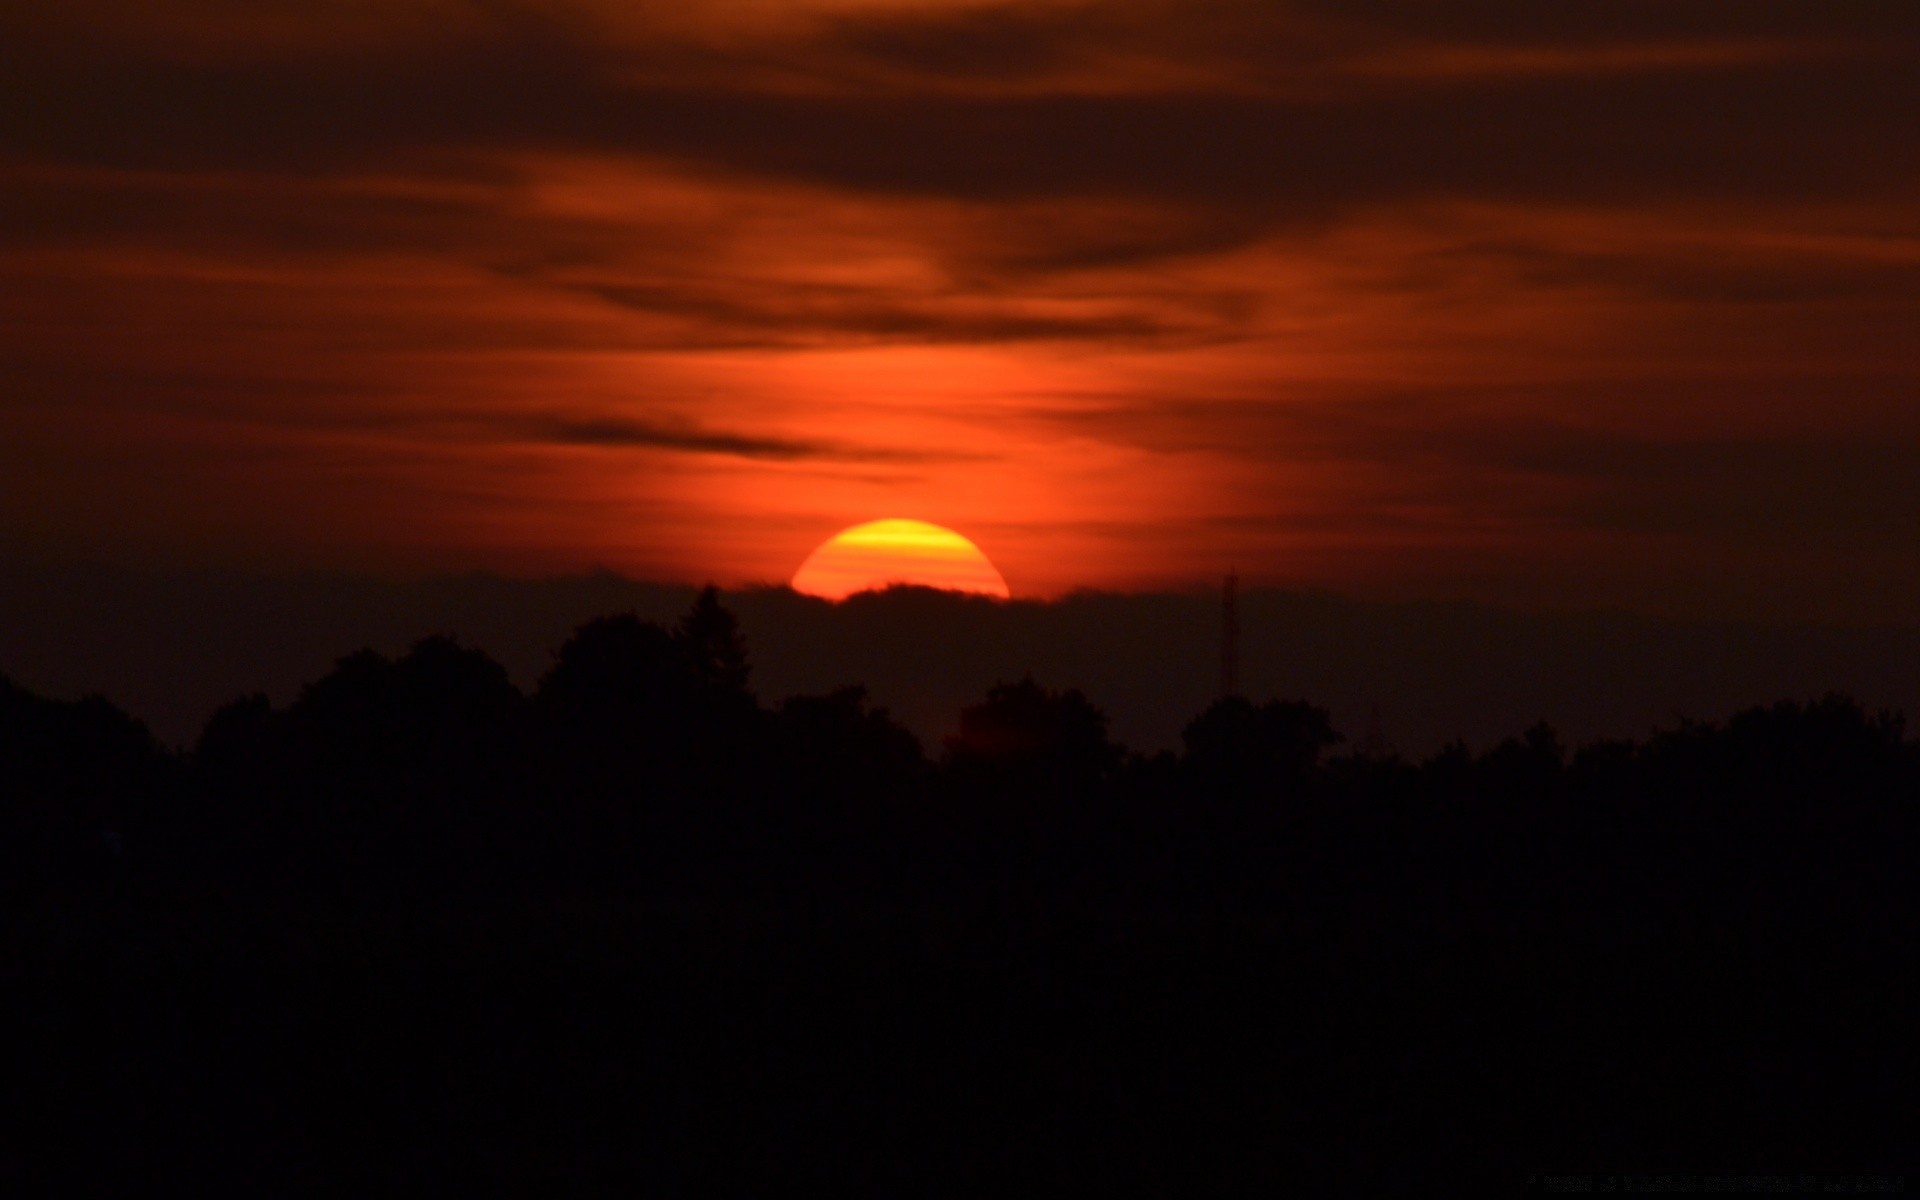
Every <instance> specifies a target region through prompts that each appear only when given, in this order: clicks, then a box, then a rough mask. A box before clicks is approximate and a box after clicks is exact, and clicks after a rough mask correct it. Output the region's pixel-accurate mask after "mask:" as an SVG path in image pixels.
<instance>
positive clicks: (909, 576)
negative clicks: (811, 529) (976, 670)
mask: <svg viewBox="0 0 1920 1200" xmlns="http://www.w3.org/2000/svg"><path fill="white" fill-rule="evenodd" d="M893 584H912V585H916V586H919V587H930V588H945V589H947V590H949V591H955V592H976V593H979V594H981V595H986V596H998V597H999V598H1001V599H1002V600H1004V599H1006V598H1007V597H1008V596H1009V595H1010V593H1009V592H1008V591H1007V581H1006V580H1004V579H1002V578H1001V577H1000V572H998V571H996V570H994V568H993V564H992V563H990V562H988V561H987V556H986V555H984V554H982V553H980V548H979V547H978V546H976V545H974V544H973V543H972V542H970V541H968V540H967V539H966V538H964V537H961V536H960V535H959V534H957V533H955V532H954V531H953V530H951V529H946V528H943V527H942V526H939V525H930V524H928V523H927V522H925V521H902V520H887V521H869V522H867V523H866V524H865V525H855V526H854V527H853V528H851V529H843V530H841V531H840V532H839V533H836V534H834V535H833V536H832V537H830V538H828V539H827V540H826V541H825V542H823V543H821V545H820V548H819V549H817V550H815V551H814V552H813V553H812V554H810V555H808V556H807V561H806V562H804V563H801V564H800V569H799V570H798V571H795V572H794V575H793V584H792V587H793V590H794V591H796V592H804V593H806V594H807V595H809V596H822V597H825V598H826V599H828V600H844V599H846V598H847V597H848V596H851V595H853V594H854V593H855V592H864V591H870V590H872V589H875V588H884V587H888V586H891V585H893Z"/></svg>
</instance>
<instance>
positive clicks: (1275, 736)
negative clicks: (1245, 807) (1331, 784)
mask: <svg viewBox="0 0 1920 1200" xmlns="http://www.w3.org/2000/svg"><path fill="white" fill-rule="evenodd" d="M1345 740H1346V739H1345V738H1343V737H1342V736H1341V735H1340V734H1339V733H1337V732H1335V730H1334V728H1333V721H1332V718H1331V716H1329V714H1328V713H1327V711H1326V710H1325V709H1322V708H1315V707H1314V706H1313V705H1311V704H1307V703H1305V702H1303V701H1286V700H1269V701H1267V702H1266V703H1265V704H1260V705H1255V704H1253V703H1252V702H1251V701H1249V700H1247V699H1245V698H1243V697H1240V696H1222V697H1221V698H1220V699H1218V700H1215V701H1214V702H1213V703H1212V704H1211V705H1209V706H1208V708H1207V710H1206V711H1205V712H1203V713H1201V714H1200V715H1199V716H1198V717H1196V718H1194V720H1193V721H1192V723H1191V724H1189V725H1188V726H1187V728H1186V730H1185V732H1184V733H1182V734H1181V741H1182V742H1183V743H1184V744H1185V746H1186V752H1187V753H1186V763H1187V766H1188V768H1189V769H1190V770H1191V772H1192V774H1193V777H1194V779H1195V781H1196V783H1197V784H1198V785H1199V786H1201V787H1203V788H1208V789H1217V790H1219V791H1222V792H1225V793H1229V794H1234V795H1242V796H1246V795H1265V796H1272V795H1275V794H1277V793H1278V792H1280V791H1282V790H1294V789H1298V788H1299V787H1300V786H1301V785H1302V784H1303V783H1304V782H1305V781H1306V779H1307V777H1308V775H1309V773H1310V772H1312V771H1313V769H1314V768H1315V767H1316V766H1318V765H1319V762H1320V756H1321V754H1322V753H1323V752H1325V751H1326V750H1328V749H1329V748H1331V747H1333V746H1336V745H1338V744H1339V743H1341V742H1343V741H1345Z"/></svg>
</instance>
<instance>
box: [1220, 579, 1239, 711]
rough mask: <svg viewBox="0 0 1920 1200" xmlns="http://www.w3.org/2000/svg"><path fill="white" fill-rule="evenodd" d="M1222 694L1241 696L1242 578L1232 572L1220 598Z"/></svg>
mask: <svg viewBox="0 0 1920 1200" xmlns="http://www.w3.org/2000/svg"><path fill="white" fill-rule="evenodd" d="M1220 694H1221V695H1222V696H1238V695H1239V694H1240V576H1239V575H1238V574H1236V573H1235V572H1233V571H1231V570H1229V571H1228V572H1227V586H1226V589H1225V591H1224V592H1223V593H1222V594H1221V597H1220Z"/></svg>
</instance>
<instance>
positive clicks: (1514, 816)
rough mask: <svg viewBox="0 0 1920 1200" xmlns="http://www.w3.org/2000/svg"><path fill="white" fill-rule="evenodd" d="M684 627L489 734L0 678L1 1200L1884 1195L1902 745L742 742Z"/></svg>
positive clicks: (437, 693) (874, 738) (323, 701)
mask: <svg viewBox="0 0 1920 1200" xmlns="http://www.w3.org/2000/svg"><path fill="white" fill-rule="evenodd" d="M746 678H747V677H746V663H745V659H744V655H743V652H742V648H741V647H740V646H739V644H738V639H737V637H735V636H734V633H733V627H732V625H731V623H730V621H729V620H728V618H727V614H726V613H725V612H724V610H721V609H719V608H718V607H717V606H716V605H714V604H713V603H712V602H711V598H709V599H708V601H707V602H704V603H703V604H702V605H701V606H697V607H696V608H695V610H694V611H693V612H691V613H690V614H689V615H688V617H687V618H686V619H685V620H684V621H683V622H682V623H681V624H680V625H679V626H678V627H676V628H675V629H673V630H671V631H669V630H665V629H661V628H658V627H655V626H650V625H647V624H645V623H643V622H639V621H637V620H633V619H630V618H629V619H622V618H610V619H607V620H604V621H600V622H596V623H594V624H592V625H589V626H587V627H584V628H583V629H582V630H581V631H580V633H579V634H578V635H576V637H575V639H574V640H573V641H572V642H570V643H569V644H568V646H567V647H566V648H565V649H564V650H563V651H562V652H561V654H560V655H559V657H558V659H557V660H556V662H555V665H554V668H553V670H552V671H551V672H550V673H549V674H548V675H547V676H546V678H545V679H544V680H543V681H542V683H541V685H540V687H539V689H538V690H537V691H536V692H535V693H534V694H533V695H531V696H524V695H522V694H521V693H520V692H518V691H517V690H515V689H514V688H513V686H512V685H511V684H510V683H509V682H508V680H507V677H506V675H505V673H504V672H502V671H501V670H500V669H499V668H498V667H497V666H495V665H494V664H493V663H492V662H491V661H490V660H488V659H487V658H486V657H485V656H484V655H482V654H480V653H479V652H477V651H473V650H469V649H464V648H461V647H459V646H456V645H454V644H452V643H449V642H445V641H436V640H430V641H428V642H424V643H422V644H421V645H420V646H419V647H417V648H416V649H415V650H414V651H413V652H412V653H411V654H409V655H408V656H406V657H404V658H402V659H399V660H387V659H384V658H380V657H378V656H374V655H359V656H355V657H353V658H349V659H346V660H343V661H342V663H341V665H340V667H339V668H338V669H337V670H336V671H335V672H334V673H333V674H332V675H330V676H328V677H327V678H325V679H322V680H319V681H317V682H315V683H314V684H312V685H311V686H309V687H308V688H307V689H306V690H305V692H303V694H302V695H301V697H300V698H299V699H298V700H297V701H295V702H294V703H293V704H292V705H290V706H289V707H287V708H285V709H275V708H273V707H271V706H269V705H268V704H267V703H266V702H265V701H264V700H260V699H248V700H242V701H238V702H236V703H235V704H233V705H231V706H229V707H228V708H226V709H224V710H222V711H221V713H219V714H217V715H216V716H215V717H214V719H213V720H212V721H211V722H210V723H209V725H208V727H207V730H206V733H205V734H204V736H203V737H202V739H201V741H200V743H199V745H198V746H197V747H196V748H195V749H194V750H193V751H192V753H190V754H187V755H184V756H173V755H169V754H166V753H163V752H161V751H160V750H158V749H156V748H155V747H154V746H153V745H152V743H151V741H150V740H149V739H147V738H146V736H145V733H144V730H142V729H141V728H140V727H139V726H138V725H137V724H135V723H134V722H132V721H131V720H129V719H128V718H126V717H124V716H123V715H121V714H119V713H118V712H117V711H115V710H113V709H112V708H111V707H110V706H107V705H106V704H104V703H103V702H97V701H93V702H82V703H79V704H60V703H54V702H51V701H46V700H43V699H40V698H38V697H35V696H32V695H29V694H27V693H25V692H22V691H20V690H18V689H15V688H12V687H10V686H6V685H0V771H3V772H4V774H3V775H0V788H3V789H4V792H3V793H0V797H3V798H4V818H0V819H3V820H4V822H5V830H4V832H5V842H4V850H3V851H0V853H4V855H5V858H6V861H5V867H6V873H7V875H6V877H7V881H8V883H7V886H8V888H9V891H10V892H11V893H12V894H11V896H10V910H11V911H12V912H13V913H14V918H13V922H12V923H13V924H14V926H15V934H14V936H13V937H11V938H10V946H11V949H10V950H9V957H10V958H11V960H12V962H11V970H10V972H9V974H10V975H11V976H12V979H13V982H12V983H11V984H10V991H12V992H13V994H14V997H15V998H16V999H17V1000H19V1001H22V1002H23V1007H22V1010H21V1011H22V1013H23V1016H22V1017H20V1018H17V1022H16V1024H15V1025H14V1027H13V1028H14V1036H13V1037H12V1038H11V1039H9V1040H10V1041H12V1042H13V1043H14V1046H13V1050H14V1052H15V1053H14V1057H15V1065H14V1067H13V1068H11V1069H10V1070H9V1071H8V1073H7V1074H8V1080H9V1088H10V1090H12V1091H13V1092H14V1093H15V1094H16V1095H15V1098H16V1099H17V1100H19V1101H21V1102H23V1105H24V1108H25V1110H26V1112H27V1113H28V1114H29V1116H28V1119H27V1120H26V1121H25V1122H24V1123H21V1124H17V1125H15V1127H14V1129H13V1130H12V1132H11V1134H10V1137H9V1139H8V1140H9V1141H10V1142H11V1143H12V1149H11V1151H10V1152H9V1154H8V1156H7V1157H8V1159H9V1160H10V1162H11V1164H12V1167H11V1169H12V1170H14V1171H17V1172H21V1173H24V1174H25V1175H27V1176H30V1177H33V1178H34V1180H35V1181H36V1182H39V1183H41V1184H64V1185H66V1186H68V1187H75V1188H77V1187H80V1186H83V1185H92V1184H98V1183H102V1182H115V1183H120V1184H125V1185H137V1186H143V1187H144V1186H152V1185H153V1184H154V1183H155V1182H156V1181H159V1180H162V1179H167V1178H173V1179H182V1180H188V1181H195V1182H198V1183H199V1184H201V1185H202V1186H206V1187H210V1188H213V1189H216V1190H229V1191H230V1190H245V1191H247V1192H249V1193H257V1194H290V1193H293V1194H297V1193H303V1192H304V1193H313V1194H335V1193H337V1192H339V1191H341V1190H342V1189H344V1188H347V1187H376V1188H380V1189H382V1190H385V1189H387V1188H393V1187H405V1188H408V1189H421V1190H425V1189H429V1188H444V1187H473V1186H488V1187H499V1186H503V1185H505V1186H520V1187H523V1188H525V1189H526V1190H529V1191H531V1190H533V1189H534V1188H551V1187H554V1186H566V1185H583V1184H595V1183H598V1184H634V1185H641V1186H646V1187H649V1188H667V1189H676V1190H686V1191H694V1190H710V1189H712V1188H714V1187H716V1186H719V1185H721V1184H724V1183H738V1182H759V1183H766V1184H778V1185H783V1186H786V1185H792V1184H795V1183H798V1182H801V1181H804V1180H808V1179H824V1180H832V1181H837V1182H839V1183H842V1184H848V1185H856V1186H858V1185H867V1186H868V1187H869V1188H872V1187H875V1186H881V1185H895V1184H919V1185H927V1184H931V1185H945V1186H960V1187H967V1188H969V1189H970V1190H980V1189H982V1188H985V1187H987V1186H991V1185H996V1184H1002V1185H1003V1184H1009V1183H1012V1184H1018V1185H1021V1186H1022V1188H1023V1190H1024V1189H1027V1188H1035V1187H1063V1186H1066V1187H1072V1188H1074V1189H1076V1190H1079V1189H1088V1188H1093V1187H1099V1186H1112V1187H1128V1188H1138V1187H1141V1186H1143V1185H1148V1186H1157V1187H1167V1188H1174V1187H1178V1188H1183V1189H1191V1188H1193V1187H1195V1186H1197V1185H1207V1184H1217V1183H1223V1182H1232V1183H1254V1184H1259V1183H1323V1184H1324V1183H1336V1184H1346V1185H1353V1186H1359V1185H1362V1184H1366V1183H1370V1182H1399V1183H1406V1182H1417V1183H1422V1184H1427V1185H1436V1186H1437V1185H1444V1184H1447V1183H1454V1182H1468V1181H1489V1182H1493V1183H1499V1184H1506V1185H1509V1186H1519V1185H1521V1184H1522V1183H1524V1182H1525V1181H1526V1179H1527V1177H1528V1176H1529V1175H1532V1174H1535V1173H1539V1172H1555V1173H1568V1172H1585V1171H1591V1172H1600V1173H1621V1174H1624V1173H1631V1172H1640V1171H1700V1172H1753V1171H1778V1172H1787V1173H1790V1172H1796V1171H1821V1172H1835V1171H1855V1172H1866V1171H1882V1172H1897V1171H1899V1170H1901V1169H1902V1168H1903V1167H1904V1166H1905V1165H1906V1164H1907V1163H1908V1162H1910V1161H1911V1158H1912V1152H1913V1149H1914V1135H1913V1126H1914V1122H1913V1120H1912V1115H1913V1112H1914V1110H1915V1096H1914V1091H1913V1089H1914V1083H1913V1080H1914V1079H1915V1078H1916V1077H1920V1073H1917V1072H1916V1069H1915V1068H1916V1067H1917V1066H1920V1062H1916V1055H1915V1052H1914V1051H1913V1049H1912V1048H1911V1046H1910V1044H1909V1043H1910V1040H1911V1039H1910V1038H1909V1037H1908V1036H1907V1035H1908V1033H1909V1031H1910V1030H1909V1027H1910V1025H1911V1023H1912V1013H1913V1011H1914V1007H1915V1006H1914V1000H1915V990H1914V983H1915V978H1914V967H1913V956H1912V947H1913V945H1914V944H1915V939H1914V934H1915V932H1916V930H1915V925H1916V921H1915V917H1916V914H1917V913H1920V906H1917V905H1916V900H1917V899H1920V896H1916V882H1915V875H1914V870H1913V866H1914V861H1915V859H1914V851H1915V848H1916V838H1915V834H1916V830H1917V829H1920V814H1917V813H1916V807H1915V805H1916V800H1920V752H1917V751H1916V746H1915V743H1913V742H1911V741H1908V740H1906V738H1905V737H1904V733H1903V730H1902V727H1901V725H1900V723H1899V722H1898V721H1897V720H1896V719H1893V718H1888V717H1880V716H1872V715H1869V714H1866V713H1863V712H1862V711H1860V710H1859V709H1858V708H1857V707H1855V706H1854V705H1852V704H1850V703H1849V702H1846V701H1844V700H1840V699H1828V700H1824V701H1819V702H1816V703H1812V704H1806V705H1800V704H1782V705H1777V706H1773V707H1770V708H1760V709H1754V710H1751V711H1748V712H1745V713H1742V714H1739V715H1737V716H1735V717H1733V718H1732V719H1730V720H1728V721H1726V722H1724V723H1721V724H1716V725H1685V726H1682V727H1679V728H1676V729H1671V730H1668V731H1665V732H1662V733H1659V734H1656V735H1654V736H1652V737H1651V738H1649V739H1648V740H1646V741H1644V742H1641V743H1612V744H1605V745H1599V746H1591V747H1585V748H1582V749H1581V750H1579V751H1578V752H1576V753H1572V754H1569V753H1567V752H1566V751H1565V749H1563V748H1562V747H1561V746H1560V744H1559V743H1558V740H1557V739H1556V738H1555V737H1554V735H1553V733H1552V731H1551V730H1548V729H1545V728H1538V729H1535V730H1532V731H1530V732H1528V733H1527V734H1525V735H1522V736H1519V737H1516V738H1515V739H1513V740H1511V741H1509V742H1507V743H1505V744H1502V745H1500V746H1498V747H1496V748H1494V749H1492V750H1490V751H1488V752H1486V753H1484V754H1480V755H1473V754H1469V753H1467V752H1466V751H1465V750H1463V749H1455V750H1452V751H1449V752H1446V753H1443V754H1441V755H1439V756H1437V757H1435V758H1433V759H1431V760H1429V761H1427V762H1424V763H1418V764H1409V763H1403V762H1400V761H1397V760H1395V759H1393V758H1391V757H1388V756H1384V755H1381V754H1377V753H1364V752H1354V751H1352V750H1351V749H1350V748H1349V747H1348V746H1347V745H1346V744H1344V743H1342V742H1340V741H1338V740H1337V737H1338V735H1337V734H1335V733H1334V731H1333V730H1332V729H1331V728H1330V727H1329V725H1328V724H1327V721H1326V717H1325V714H1324V713H1323V712H1321V711H1320V710H1317V709H1315V708H1313V707H1312V706H1310V705H1308V704H1305V703H1281V702H1272V703H1264V704H1254V703H1250V702H1247V701H1244V700H1238V699H1232V700H1226V701H1222V702H1220V703H1218V704H1216V705H1214V706H1213V707H1212V708H1210V709H1209V710H1208V711H1207V712H1206V713H1204V714H1201V715H1200V716H1199V717H1197V718H1196V719H1195V721H1194V722H1193V724H1192V725H1191V726H1190V727H1189V729H1188V732H1187V737H1186V739H1185V749H1184V752H1183V753H1182V754H1181V755H1179V756H1172V755H1162V756H1159V757H1156V758H1150V759H1148V758H1140V757H1137V756H1130V755H1128V754H1126V753H1125V752H1124V751H1123V750H1122V749H1120V748H1118V747H1116V746H1113V745H1112V744H1110V743H1109V742H1108V741H1107V739H1106V736H1105V731H1104V725H1103V723H1102V721H1101V718H1100V714H1099V713H1098V712H1096V711H1095V710H1094V709H1093V708H1092V706H1090V705H1088V704H1087V703H1086V702H1085V701H1084V700H1083V699H1081V698H1080V697H1079V696H1078V694H1076V693H1072V692H1068V693H1058V692H1053V691H1050V690H1048V689H1046V688H1044V687H1040V686H1037V685H1033V684H1030V683H1016V684H1009V685H1007V686H1005V687H1002V688H998V689H995V690H994V692H993V693H992V694H990V695H989V696H987V697H985V698H983V700H982V702H981V703H980V704H979V705H977V706H975V707H974V708H971V709H969V710H967V712H966V713H964V714H962V716H961V720H960V727H959V728H960V731H959V733H958V734H957V735H956V736H955V738H953V739H952V740H951V741H950V742H949V744H948V745H946V746H945V747H943V748H942V750H941V751H940V752H939V753H938V754H937V755H934V756H932V757H929V756H927V755H925V754H923V753H922V750H921V747H920V746H919V745H918V744H917V743H915V742H914V741H913V739H912V738H911V737H910V736H909V735H907V734H906V733H905V732H904V731H903V730H901V729H900V728H899V727H898V726H897V725H895V724H893V723H892V722H891V721H890V720H889V719H888V718H887V717H886V716H885V715H884V714H882V713H878V712H875V711H873V710H872V709H871V708H869V707H868V706H867V705H866V703H865V701H864V699H863V698H862V697H861V696H860V695H859V694H858V693H857V692H853V691H849V692H844V693H838V694H835V695H832V696H825V697H811V698H806V697H803V698H794V699H790V700H787V701H785V702H783V703H782V704H779V705H776V706H771V707H769V706H765V705H762V704H761V703H759V702H757V701H756V700H754V699H753V698H752V696H751V694H750V693H749V692H747V691H746V689H745V684H746Z"/></svg>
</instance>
